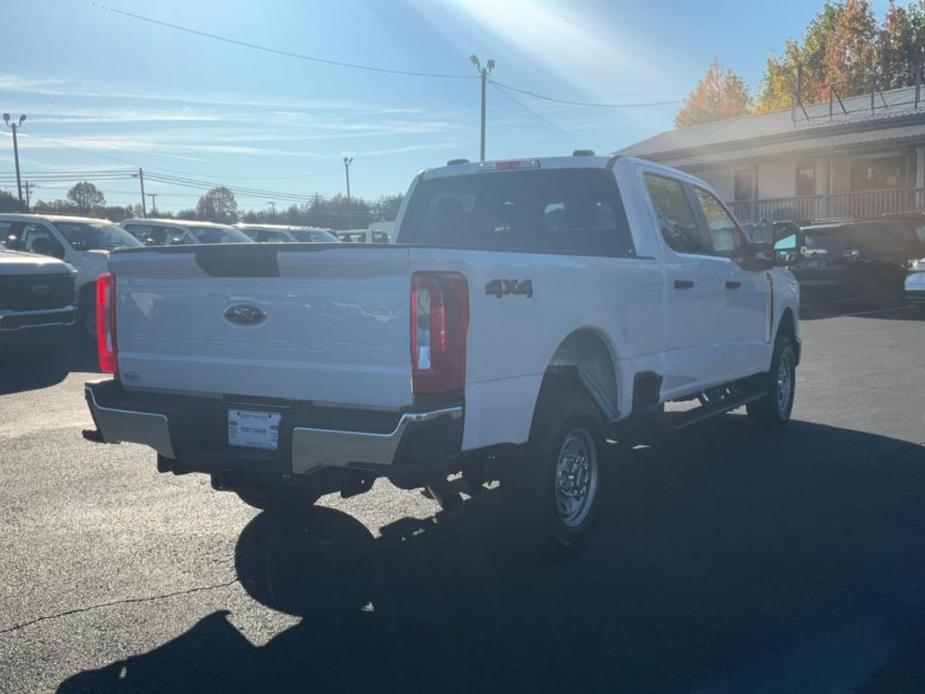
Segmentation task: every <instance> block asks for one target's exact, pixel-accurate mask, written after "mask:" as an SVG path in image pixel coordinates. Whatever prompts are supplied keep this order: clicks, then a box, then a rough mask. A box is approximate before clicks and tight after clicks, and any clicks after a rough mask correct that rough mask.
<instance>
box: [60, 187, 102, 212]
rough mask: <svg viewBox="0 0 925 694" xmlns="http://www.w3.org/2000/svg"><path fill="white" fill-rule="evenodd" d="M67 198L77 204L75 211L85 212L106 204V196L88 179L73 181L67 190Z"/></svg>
mask: <svg viewBox="0 0 925 694" xmlns="http://www.w3.org/2000/svg"><path fill="white" fill-rule="evenodd" d="M67 199H68V200H70V201H71V203H73V204H74V205H76V206H77V211H78V212H80V213H81V214H86V213H87V212H91V211H93V210H95V209H97V208H100V207H102V206H103V205H105V204H106V197H105V196H104V195H103V193H101V192H100V190H99V188H97V187H96V186H95V185H93V184H92V183H90V182H89V181H82V182H80V183H75V184H74V185H73V186H71V189H70V190H69V191H67Z"/></svg>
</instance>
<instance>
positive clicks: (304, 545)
mask: <svg viewBox="0 0 925 694" xmlns="http://www.w3.org/2000/svg"><path fill="white" fill-rule="evenodd" d="M744 420H745V418H744V417H742V416H736V415H730V416H726V417H723V418H720V419H719V420H717V421H715V422H712V423H708V424H707V425H706V426H705V427H703V428H701V429H700V430H699V431H698V432H696V433H693V434H690V435H687V436H685V437H683V438H680V439H677V440H675V441H673V442H670V443H666V444H665V445H663V446H659V447H657V448H655V447H653V448H641V449H636V450H624V451H620V450H618V449H615V451H614V457H615V458H617V459H618V462H619V464H614V465H611V466H610V469H609V475H608V477H607V480H606V481H607V488H606V491H605V494H606V506H605V507H604V513H603V514H602V517H601V518H600V524H599V526H598V529H597V533H596V534H595V536H594V538H593V539H592V541H591V543H590V544H589V545H588V546H586V547H585V548H584V549H583V551H582V552H581V553H580V554H579V555H578V556H576V557H575V558H574V559H573V560H572V561H571V562H568V563H562V564H555V565H543V564H538V563H537V562H536V561H535V560H534V559H533V558H532V557H531V555H530V554H529V553H528V552H527V551H526V550H525V549H524V547H523V546H522V543H521V542H520V537H521V536H519V535H517V534H516V533H515V532H512V531H509V530H507V528H508V527H509V526H510V525H511V524H509V523H508V522H507V520H508V519H509V518H510V514H511V512H510V511H509V509H508V508H507V506H506V505H505V504H504V495H503V493H502V491H503V490H498V491H490V492H487V493H485V494H482V495H480V496H478V497H476V498H474V499H473V500H471V501H469V502H467V504H466V505H467V506H469V507H470V508H467V509H466V512H464V513H463V514H461V515H457V516H446V515H445V514H442V513H438V514H437V515H436V516H435V517H433V518H428V519H425V520H413V519H403V520H400V521H398V522H396V523H393V524H392V525H390V526H388V527H386V528H383V529H382V530H381V536H380V537H374V536H373V535H372V534H371V533H370V531H369V530H367V528H366V527H365V526H364V525H363V524H361V523H360V522H358V521H357V520H355V519H354V518H352V517H351V516H349V515H347V514H345V513H342V512H340V511H337V510H333V509H329V508H315V509H313V510H312V511H311V512H310V513H307V514H305V516H304V517H302V518H299V519H297V520H296V521H295V522H283V521H281V520H280V519H278V518H274V517H273V516H272V515H270V514H266V513H263V514H260V515H259V516H257V517H255V518H254V519H253V520H252V521H251V522H250V523H249V524H248V525H247V526H246V527H245V528H244V530H243V532H242V533H241V535H240V538H239V541H238V545H237V550H236V557H235V560H236V568H237V572H238V577H239V580H240V582H241V584H242V585H243V586H244V588H245V589H246V590H247V592H248V593H249V594H250V595H251V596H252V597H253V598H254V599H256V600H258V601H260V602H261V603H263V604H265V605H267V606H268V607H270V608H272V609H275V610H279V611H282V612H286V613H289V614H292V615H297V616H299V617H301V622H300V623H299V624H297V625H295V626H293V627H291V628H289V629H287V630H286V631H284V632H282V633H280V634H278V635H277V636H275V637H274V638H272V639H271V640H270V641H269V642H268V643H267V644H266V645H263V646H254V645H252V644H251V643H250V642H249V641H248V640H247V639H246V638H245V637H244V636H243V635H242V634H241V633H240V632H239V631H238V630H237V629H236V628H235V627H234V626H233V625H232V624H231V623H230V622H229V621H228V620H227V618H226V616H227V615H228V613H227V612H224V611H218V612H214V613H212V614H210V615H208V616H206V617H205V618H203V619H202V620H201V621H199V622H198V623H197V624H196V625H195V626H194V627H193V628H191V629H190V630H189V631H187V632H186V633H184V634H182V635H179V636H177V637H176V638H175V639H173V640H171V641H168V642H166V643H164V644H163V645H161V646H159V647H158V648H155V649H153V650H151V651H149V652H147V653H144V654H141V655H137V656H132V657H130V658H128V659H127V660H121V661H117V662H115V663H113V664H111V665H109V666H107V667H104V668H102V669H100V670H94V671H87V672H83V673H80V674H78V675H75V676H74V677H72V678H70V679H69V680H67V681H66V682H64V683H63V684H62V686H61V688H60V691H62V692H77V691H82V692H83V691H93V692H107V691H118V692H122V691H133V692H135V691H151V692H155V691H157V692H164V691H186V690H190V689H204V690H208V691H258V690H265V689H266V690H274V691H275V690H283V691H289V690H299V691H344V692H347V691H363V690H366V691H478V692H485V691H504V692H510V691H529V692H545V691H556V692H569V691H577V690H579V689H580V690H584V691H605V690H606V691H620V692H636V691H646V692H654V691H668V692H676V691H677V692H749V691H759V690H760V691H774V692H778V691H779V692H783V691H787V692H801V691H846V692H848V691H854V692H863V693H866V694H870V693H873V692H895V691H925V627H923V626H922V622H923V620H922V616H923V612H925V592H923V591H925V533H923V530H925V504H923V503H922V499H923V496H925V448H923V447H922V446H921V445H916V444H913V443H907V442H903V441H898V440H895V439H889V438H885V437H881V436H876V435H872V434H867V433H863V432H858V431H849V430H845V429H838V428H833V427H828V426H822V425H817V424H812V423H808V422H793V423H792V425H791V427H790V428H789V429H788V430H787V431H786V432H784V433H783V434H781V435H779V436H773V435H759V434H755V433H754V432H753V431H752V430H751V429H750V428H749V427H748V425H747V423H746V422H745V421H744ZM615 462H616V461H615Z"/></svg>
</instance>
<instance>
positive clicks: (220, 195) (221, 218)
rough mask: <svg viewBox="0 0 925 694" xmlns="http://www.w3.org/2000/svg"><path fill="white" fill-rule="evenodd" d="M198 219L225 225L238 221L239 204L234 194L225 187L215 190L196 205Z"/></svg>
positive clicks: (200, 199)
mask: <svg viewBox="0 0 925 694" xmlns="http://www.w3.org/2000/svg"><path fill="white" fill-rule="evenodd" d="M196 217H197V219H206V220H208V221H210V222H221V223H225V224H227V223H230V222H234V221H236V220H237V218H238V203H237V201H236V200H235V199H234V193H232V192H231V191H230V190H228V188H226V187H225V186H219V187H217V188H213V189H212V190H210V191H209V192H208V193H206V194H205V195H203V196H202V197H200V198H199V202H198V203H196Z"/></svg>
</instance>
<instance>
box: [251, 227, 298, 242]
mask: <svg viewBox="0 0 925 694" xmlns="http://www.w3.org/2000/svg"><path fill="white" fill-rule="evenodd" d="M255 240H256V241H257V242H258V243H288V242H289V241H290V238H289V236H288V235H287V234H284V233H283V232H281V231H273V230H272V229H260V230H258V231H257V238H256V239H255Z"/></svg>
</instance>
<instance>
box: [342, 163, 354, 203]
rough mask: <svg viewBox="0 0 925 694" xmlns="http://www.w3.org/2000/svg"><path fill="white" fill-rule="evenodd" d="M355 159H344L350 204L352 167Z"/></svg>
mask: <svg viewBox="0 0 925 694" xmlns="http://www.w3.org/2000/svg"><path fill="white" fill-rule="evenodd" d="M352 163H353V157H344V172H345V173H346V174H347V202H348V203H349V202H350V165H351V164H352Z"/></svg>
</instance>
